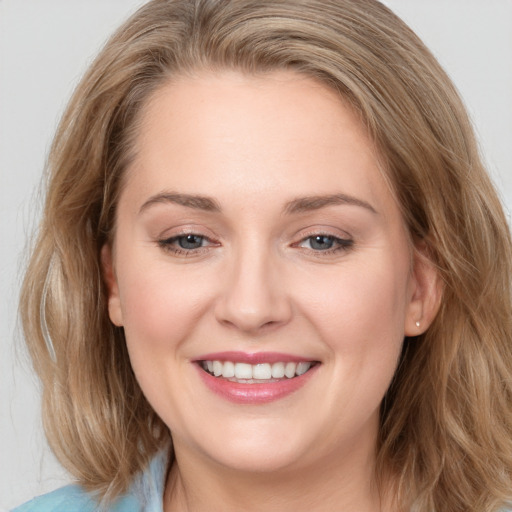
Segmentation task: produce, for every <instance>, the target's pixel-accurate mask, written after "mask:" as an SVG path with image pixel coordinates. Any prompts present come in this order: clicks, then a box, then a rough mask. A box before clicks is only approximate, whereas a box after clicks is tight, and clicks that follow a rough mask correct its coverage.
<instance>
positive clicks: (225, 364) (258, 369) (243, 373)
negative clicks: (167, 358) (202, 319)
mask: <svg viewBox="0 0 512 512" xmlns="http://www.w3.org/2000/svg"><path fill="white" fill-rule="evenodd" d="M198 362H199V364H200V366H201V367H202V369H203V370H204V371H205V372H206V373H208V374H210V375H212V376H213V377H218V378H219V379H220V378H223V379H227V380H229V381H230V382H237V383H239V384H266V383H271V382H280V381H282V380H283V379H285V380H286V379H294V378H296V377H300V376H301V375H304V374H305V373H307V372H308V371H309V370H311V368H313V367H314V366H315V365H316V364H318V363H317V362H316V361H301V362H292V361H289V362H275V363H259V364H249V363H241V362H234V361H218V360H211V361H210V360H205V361H198Z"/></svg>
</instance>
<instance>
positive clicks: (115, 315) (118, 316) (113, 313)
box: [101, 244, 123, 327]
mask: <svg viewBox="0 0 512 512" xmlns="http://www.w3.org/2000/svg"><path fill="white" fill-rule="evenodd" d="M112 256H113V255H112V248H111V247H110V245H109V244H105V245H104V246H103V247H102V248H101V270H102V275H103V280H104V282H105V285H106V286H107V292H108V315H109V317H110V321H111V322H112V323H113V324H114V325H117V326H118V327H121V326H122V325H123V314H122V310H121V300H120V298H119V286H118V284H117V277H116V274H115V270H114V263H113V257H112Z"/></svg>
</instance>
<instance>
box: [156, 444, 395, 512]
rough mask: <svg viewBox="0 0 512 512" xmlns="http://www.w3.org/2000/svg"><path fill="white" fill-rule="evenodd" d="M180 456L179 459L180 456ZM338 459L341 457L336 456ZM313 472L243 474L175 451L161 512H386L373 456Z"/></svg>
mask: <svg viewBox="0 0 512 512" xmlns="http://www.w3.org/2000/svg"><path fill="white" fill-rule="evenodd" d="M180 455H181V456H180ZM340 455H341V454H340ZM343 455H344V456H342V457H341V458H338V457H335V458H333V459H332V460H330V461H327V462H325V461H324V463H323V464H321V465H317V466H315V467H310V468H308V467H304V466H303V467H298V468H295V469H290V468H285V469H280V470H278V471H273V472H248V471H239V470H237V469H233V468H226V467H224V466H220V465H218V464H216V463H214V462H212V461H211V460H210V461H209V462H207V463H205V460H202V461H201V460H198V459H196V458H195V457H191V456H190V454H189V453H187V454H186V456H184V454H180V453H179V451H178V452H177V453H176V459H175V462H174V464H173V466H172V467H171V470H170V472H169V476H168V479H167V485H166V490H165V496H164V503H165V507H164V510H165V512H175V511H180V512H185V511H187V512H212V511H219V512H220V511H222V512H232V511H233V512H234V511H236V512H238V511H240V510H244V511H246V512H256V511H261V510H265V511H279V512H292V511H293V512H306V511H307V512H310V511H312V510H322V511H326V512H327V511H333V512H339V511H343V512H376V511H379V512H386V511H388V510H390V508H389V505H386V503H385V501H386V500H385V497H383V496H381V494H380V493H379V490H378V488H377V484H376V481H375V476H374V456H373V453H372V454H371V455H370V454H366V456H365V457H364V458H361V457H360V455H361V454H353V455H355V456H351V455H352V454H347V453H345V454H343Z"/></svg>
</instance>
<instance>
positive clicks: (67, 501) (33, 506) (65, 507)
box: [11, 485, 140, 512]
mask: <svg viewBox="0 0 512 512" xmlns="http://www.w3.org/2000/svg"><path fill="white" fill-rule="evenodd" d="M71 511H73V512H99V511H104V512H139V511H140V508H139V503H138V502H137V501H136V500H134V499H133V497H131V496H125V497H123V498H121V499H120V500H118V501H117V502H116V503H114V504H112V505H111V506H109V507H108V508H107V509H104V508H101V506H100V505H99V503H98V502H97V501H96V500H95V499H94V497H93V496H91V495H90V494H89V493H87V492H85V491H84V490H83V489H82V488H81V487H79V486H78V485H68V486H66V487H61V488H60V489H57V490H55V491H53V492H50V493H48V494H44V495H43V496H39V497H37V498H34V499H33V500H31V501H29V502H27V503H25V504H24V505H21V506H19V507H17V508H15V509H14V510H12V511H11V512H71Z"/></svg>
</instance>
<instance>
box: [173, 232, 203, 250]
mask: <svg viewBox="0 0 512 512" xmlns="http://www.w3.org/2000/svg"><path fill="white" fill-rule="evenodd" d="M174 240H175V241H176V242H177V243H178V245H179V246H180V248H181V249H188V250H191V249H199V248H200V247H202V246H203V243H204V237H202V236H199V235H183V236H178V237H175V238H174Z"/></svg>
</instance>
